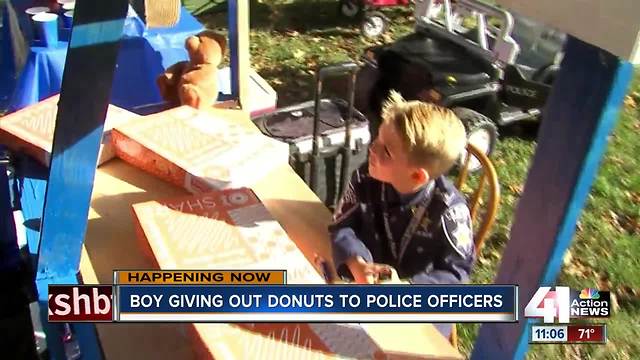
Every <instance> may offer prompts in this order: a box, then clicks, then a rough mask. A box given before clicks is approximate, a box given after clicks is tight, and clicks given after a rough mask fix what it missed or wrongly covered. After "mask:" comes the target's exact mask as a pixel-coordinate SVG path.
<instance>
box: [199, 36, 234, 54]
mask: <svg viewBox="0 0 640 360" xmlns="http://www.w3.org/2000/svg"><path fill="white" fill-rule="evenodd" d="M198 37H207V38H210V39H213V40H214V41H215V42H217V43H218V45H219V46H220V53H221V54H222V55H223V56H224V52H225V51H226V50H227V38H226V36H224V35H222V34H219V33H217V32H215V31H212V30H205V31H202V32H201V33H199V34H198Z"/></svg>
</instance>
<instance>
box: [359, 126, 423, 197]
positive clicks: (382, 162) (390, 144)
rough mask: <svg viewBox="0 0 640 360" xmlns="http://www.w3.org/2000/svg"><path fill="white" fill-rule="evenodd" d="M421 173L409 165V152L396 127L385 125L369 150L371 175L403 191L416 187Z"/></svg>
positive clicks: (381, 127)
mask: <svg viewBox="0 0 640 360" xmlns="http://www.w3.org/2000/svg"><path fill="white" fill-rule="evenodd" d="M419 171H420V169H418V168H416V167H414V166H411V165H410V164H409V157H408V154H407V151H406V149H405V147H404V144H403V143H402V139H401V137H400V134H399V133H398V130H397V129H396V127H395V126H394V125H392V124H389V123H383V124H382V125H381V126H380V128H379V130H378V137H377V138H376V139H375V140H374V142H373V143H372V144H371V147H370V148H369V174H370V175H371V176H372V177H373V178H374V179H376V180H378V181H382V182H386V183H390V184H391V185H393V186H394V187H395V188H396V190H398V191H402V190H411V189H412V188H413V187H415V185H416V181H415V178H416V172H419Z"/></svg>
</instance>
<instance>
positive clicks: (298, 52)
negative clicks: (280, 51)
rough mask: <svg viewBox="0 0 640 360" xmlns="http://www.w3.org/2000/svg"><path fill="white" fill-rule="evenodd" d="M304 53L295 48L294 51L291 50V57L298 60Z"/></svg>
mask: <svg viewBox="0 0 640 360" xmlns="http://www.w3.org/2000/svg"><path fill="white" fill-rule="evenodd" d="M305 54H306V53H305V52H304V51H302V50H300V49H297V50H296V51H294V52H293V57H294V58H296V59H298V60H300V59H302V58H303V57H304V55H305Z"/></svg>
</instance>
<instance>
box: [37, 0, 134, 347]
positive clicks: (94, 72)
mask: <svg viewBox="0 0 640 360" xmlns="http://www.w3.org/2000/svg"><path fill="white" fill-rule="evenodd" d="M127 9H128V2H127V0H101V1H87V0H81V1H78V2H77V4H76V8H75V12H74V24H73V31H72V34H71V40H70V42H69V50H68V53H67V57H66V63H65V70H64V74H63V79H62V88H61V95H60V101H59V103H58V114H57V118H56V125H55V133H54V139H53V148H52V157H51V164H50V167H49V168H50V170H49V181H48V183H47V190H46V194H45V201H44V210H43V216H42V228H41V238H40V244H39V250H38V254H39V257H38V272H37V275H36V283H37V286H38V293H39V294H38V295H39V302H40V307H41V310H42V314H41V316H42V320H43V325H44V330H45V332H46V334H47V345H48V347H49V350H50V352H51V357H52V358H53V359H61V358H64V348H63V344H62V343H61V337H62V334H63V332H62V330H61V326H60V325H59V324H53V323H51V324H50V323H48V322H47V299H48V296H47V295H48V291H47V290H48V289H47V286H48V284H55V283H66V284H74V283H77V278H76V276H77V273H78V270H79V266H80V256H81V251H82V244H83V242H84V236H85V232H86V228H87V217H88V213H89V205H90V202H91V192H92V189H93V179H94V176H95V169H96V162H97V158H98V149H99V146H100V141H101V138H102V130H103V126H104V120H105V116H106V113H107V106H108V104H109V94H110V92H111V83H112V80H113V73H114V69H115V64H116V59H117V55H118V48H119V44H120V38H121V37H122V30H123V27H124V20H125V17H126V14H127ZM73 330H74V331H75V333H76V336H75V338H76V340H77V341H78V343H79V345H80V348H81V349H80V350H81V351H82V354H83V358H85V359H99V358H101V350H100V347H99V343H98V341H97V336H96V334H95V327H94V326H93V325H79V326H75V327H74V329H73Z"/></svg>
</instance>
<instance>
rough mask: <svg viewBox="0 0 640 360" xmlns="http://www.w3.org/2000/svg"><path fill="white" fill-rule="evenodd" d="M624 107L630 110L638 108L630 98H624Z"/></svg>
mask: <svg viewBox="0 0 640 360" xmlns="http://www.w3.org/2000/svg"><path fill="white" fill-rule="evenodd" d="M624 105H625V106H628V107H630V108H632V109H635V108H636V107H637V106H638V105H637V103H636V101H635V100H634V99H633V98H632V97H631V96H625V97H624Z"/></svg>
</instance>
